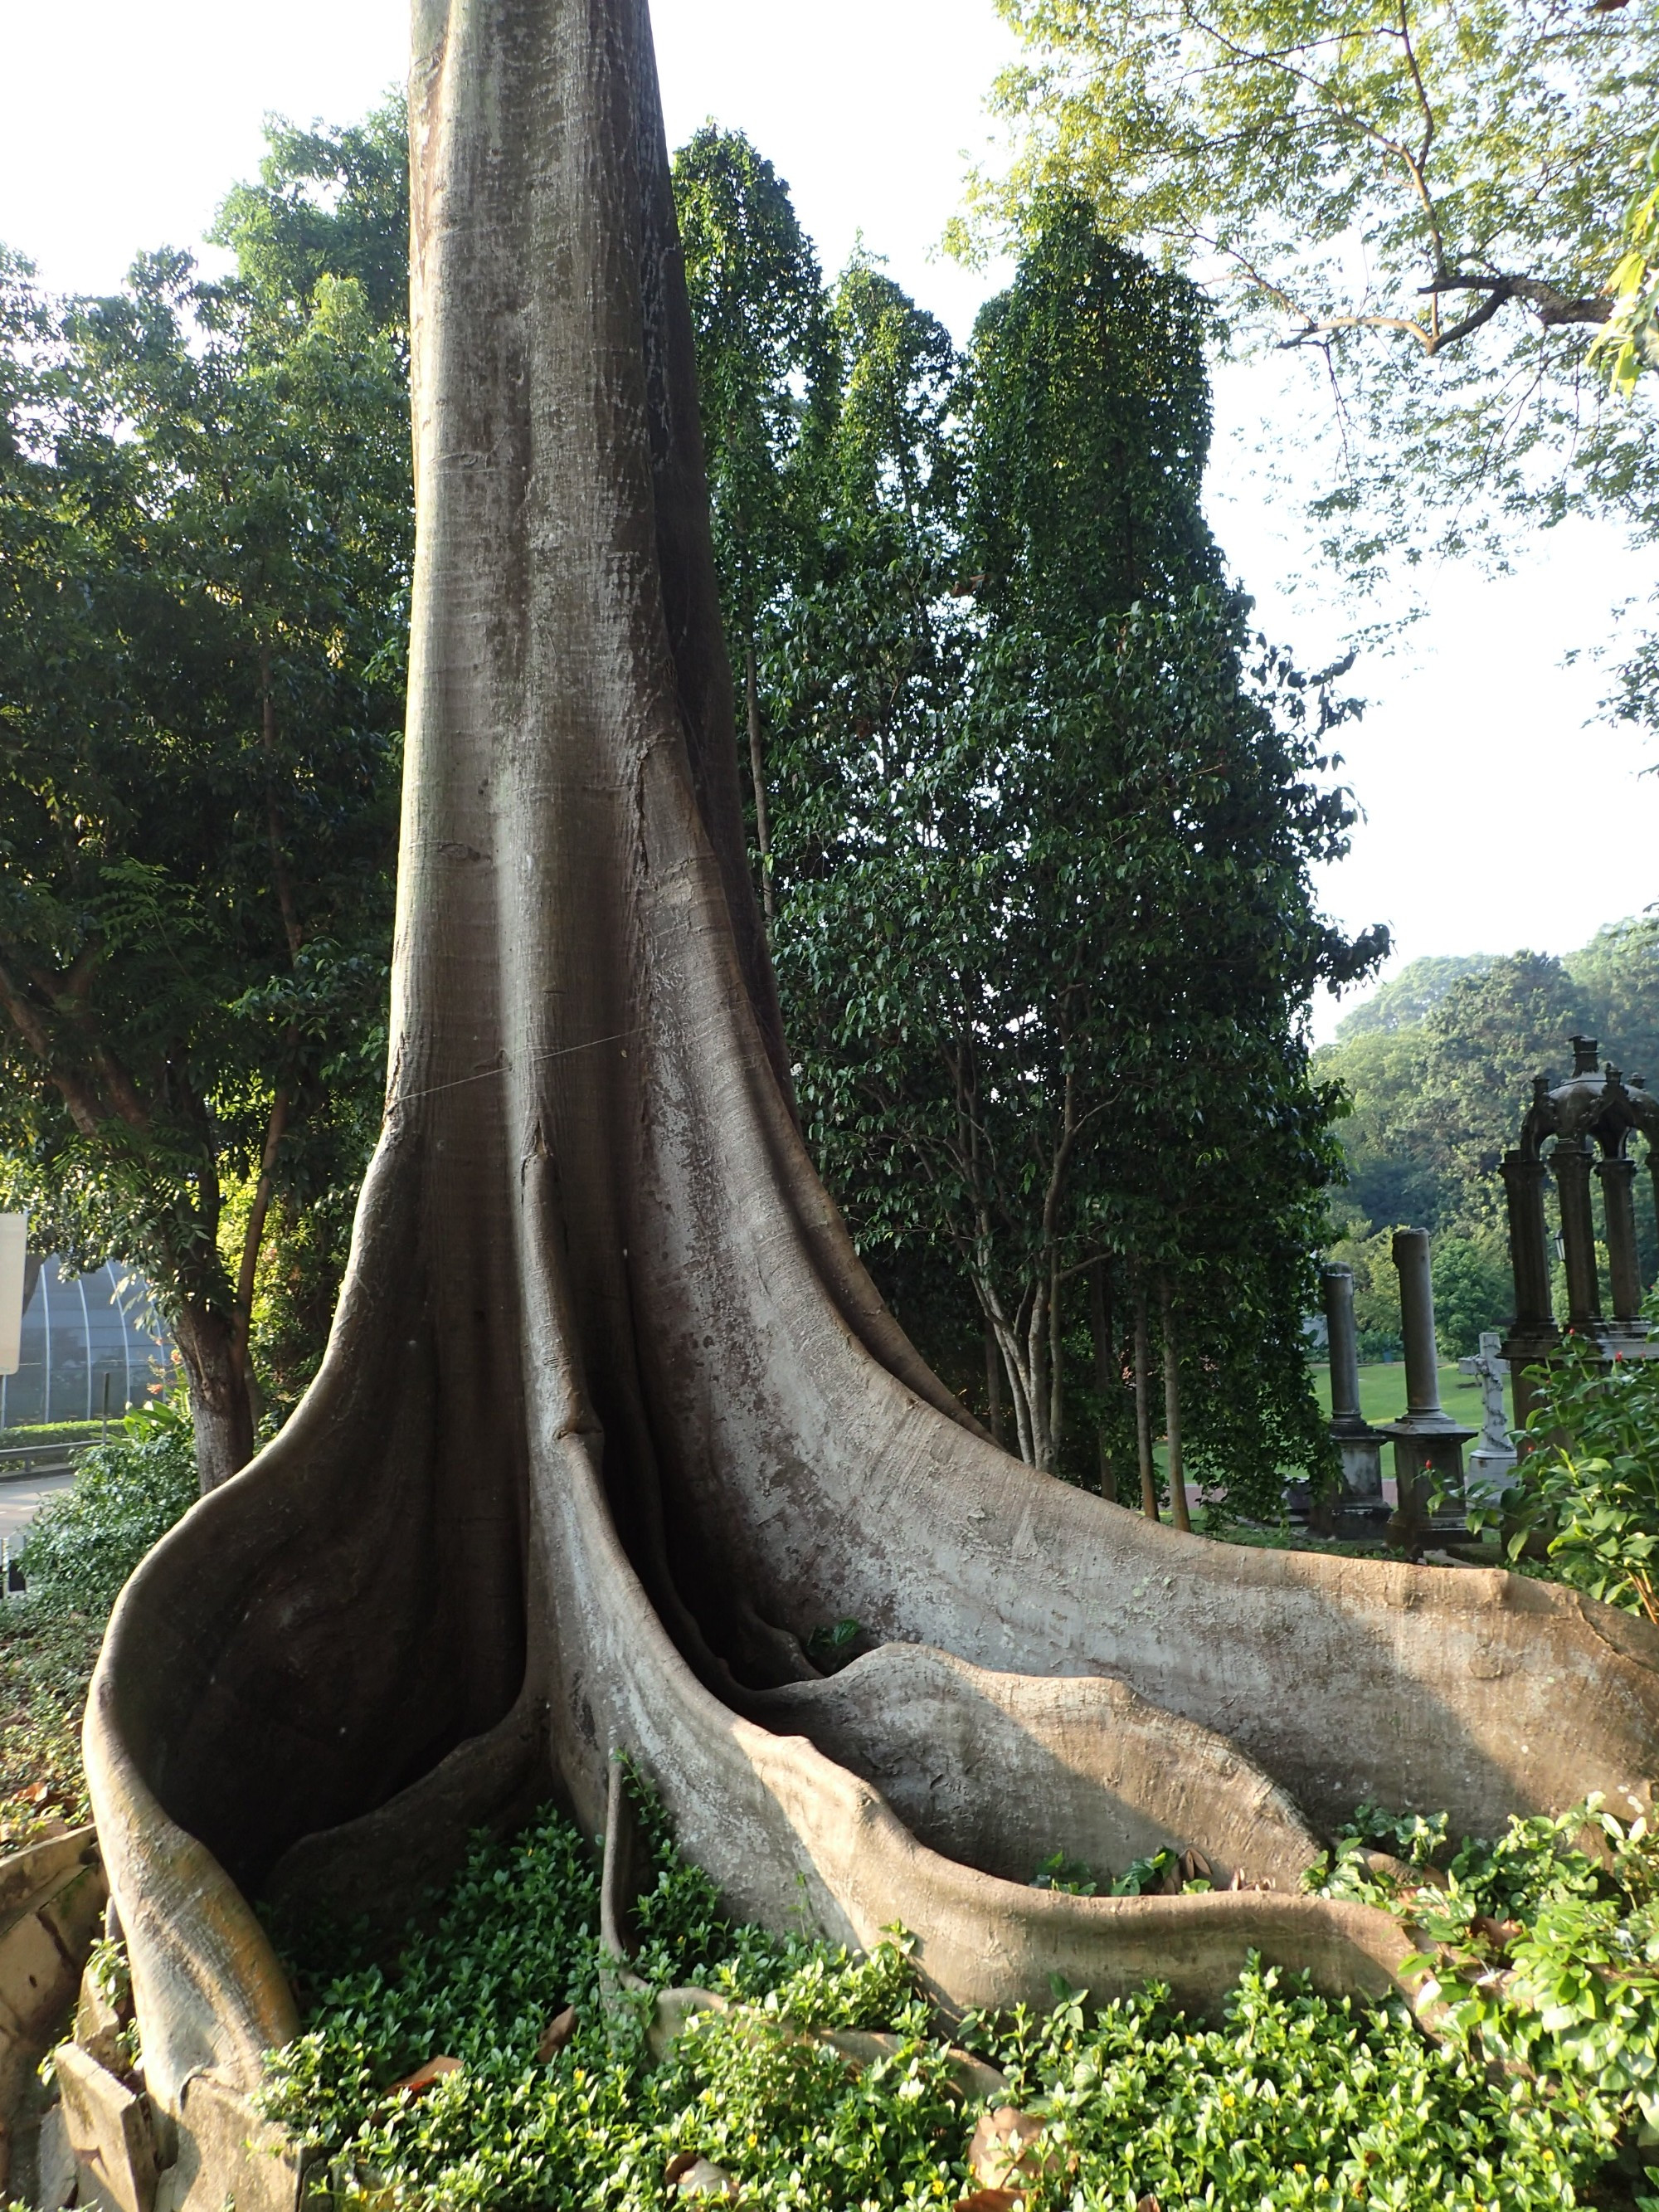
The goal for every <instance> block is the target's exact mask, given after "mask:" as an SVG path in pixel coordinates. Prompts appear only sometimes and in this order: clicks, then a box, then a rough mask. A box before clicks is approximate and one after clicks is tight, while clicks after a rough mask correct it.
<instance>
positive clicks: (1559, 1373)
mask: <svg viewBox="0 0 1659 2212" xmlns="http://www.w3.org/2000/svg"><path fill="white" fill-rule="evenodd" d="M1531 1373H1532V1375H1533V1376H1534V1379H1535V1381H1536V1383H1537V1384H1538V1400H1537V1404H1536V1408H1535V1410H1534V1413H1533V1416H1532V1419H1531V1420H1530V1421H1529V1422H1528V1425H1527V1443H1528V1449H1527V1450H1526V1451H1525V1452H1524V1453H1523V1455H1522V1460H1521V1464H1520V1467H1519V1468H1518V1470H1517V1474H1518V1476H1519V1480H1518V1484H1517V1486H1516V1488H1515V1489H1514V1490H1512V1491H1511V1492H1510V1493H1509V1495H1508V1496H1507V1497H1506V1498H1505V1499H1504V1503H1503V1505H1502V1507H1501V1508H1489V1509H1486V1510H1478V1511H1476V1512H1474V1513H1471V1514H1470V1516H1469V1525H1470V1527H1471V1528H1482V1527H1488V1528H1490V1527H1499V1526H1501V1527H1503V1528H1504V1529H1505V1530H1506V1531H1507V1536H1508V1546H1509V1552H1510V1558H1511V1559H1520V1558H1521V1556H1522V1553H1523V1552H1526V1551H1528V1549H1532V1550H1534V1551H1535V1550H1536V1549H1537V1540H1538V1539H1540V1538H1543V1539H1546V1540H1547V1544H1548V1555H1549V1559H1550V1564H1551V1566H1552V1569H1553V1571H1554V1572H1555V1573H1556V1574H1557V1575H1559V1577H1560V1579H1561V1580H1562V1581H1564V1582H1567V1583H1573V1584H1574V1585H1576V1587H1577V1588H1578V1589H1583V1590H1586V1591H1588V1592H1589V1595H1591V1596H1592V1597H1598V1598H1601V1600H1602V1601H1604V1602H1605V1603H1607V1604H1608V1605H1617V1606H1622V1607H1624V1608H1625V1609H1626V1611H1627V1612H1630V1613H1645V1614H1646V1616H1647V1618H1648V1619H1649V1620H1651V1621H1654V1622H1656V1623H1659V1556H1656V1555H1659V1360H1644V1359H1631V1360H1626V1359H1617V1358H1615V1359H1614V1360H1613V1362H1612V1363H1611V1364H1607V1363H1606V1362H1604V1361H1602V1360H1600V1359H1597V1358H1595V1357H1594V1355H1593V1354H1592V1353H1591V1352H1589V1350H1588V1348H1585V1347H1582V1346H1580V1345H1579V1344H1578V1343H1577V1340H1575V1339H1573V1338H1571V1337H1569V1338H1568V1340H1567V1343H1566V1347H1565V1352H1564V1354H1563V1356H1562V1358H1560V1359H1559V1361H1558V1362H1556V1363H1555V1364H1553V1365H1552V1366H1550V1367H1547V1368H1543V1367H1537V1368H1534V1369H1533V1370H1531Z"/></svg>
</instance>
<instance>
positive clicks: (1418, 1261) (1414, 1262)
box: [1394, 1229, 1440, 1419]
mask: <svg viewBox="0 0 1659 2212" xmlns="http://www.w3.org/2000/svg"><path fill="white" fill-rule="evenodd" d="M1394 1264H1395V1269H1396V1271H1397V1272H1398V1273H1399V1276H1400V1325H1401V1334H1402V1335H1403V1336H1404V1338H1405V1340H1406V1414H1407V1419H1410V1418H1411V1417H1412V1416H1413V1415H1414V1414H1425V1413H1426V1414H1433V1413H1438V1412H1439V1411H1440V1347H1439V1346H1438V1345H1437V1343H1436V1342H1435V1340H1434V1285H1433V1282H1432V1280H1431V1277H1430V1274H1429V1232H1428V1231H1427V1230H1426V1229H1397V1230H1396V1231H1395V1237H1394Z"/></svg>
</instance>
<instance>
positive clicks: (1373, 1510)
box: [1322, 1265, 1389, 1538]
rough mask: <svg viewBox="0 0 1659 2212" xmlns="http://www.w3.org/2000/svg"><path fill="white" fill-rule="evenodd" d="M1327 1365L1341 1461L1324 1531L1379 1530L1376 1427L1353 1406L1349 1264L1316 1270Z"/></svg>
mask: <svg viewBox="0 0 1659 2212" xmlns="http://www.w3.org/2000/svg"><path fill="white" fill-rule="evenodd" d="M1322 1273H1323V1279H1324V1288H1325V1324H1326V1331H1327V1335H1328V1345H1329V1355H1330V1365H1331V1441H1332V1443H1334V1445H1335V1446H1336V1450H1337V1456H1338V1458H1339V1459H1340V1461H1341V1462H1342V1487H1341V1490H1340V1492H1339V1493H1338V1494H1337V1496H1336V1497H1335V1498H1334V1499H1332V1500H1331V1501H1330V1505H1329V1509H1328V1512H1327V1513H1326V1514H1325V1515H1324V1516H1323V1517H1324V1519H1326V1520H1328V1523H1329V1526H1328V1534H1332V1535H1334V1536H1344V1537H1349V1538H1353V1537H1363V1536H1368V1535H1376V1534H1381V1532H1382V1529H1383V1525H1384V1524H1385V1523H1386V1522H1387V1520H1388V1517H1389V1508H1388V1504H1387V1503H1386V1501H1385V1500H1384V1498H1383V1433H1382V1431H1381V1430H1379V1429H1374V1428H1373V1427H1372V1426H1371V1425H1370V1422H1369V1421H1368V1420H1367V1419H1365V1417H1364V1414H1363V1413H1361V1412H1360V1410H1359V1339H1358V1334H1357V1333H1356V1331H1355V1328H1354V1318H1353V1269H1352V1267H1341V1266H1338V1265H1331V1266H1328V1267H1325V1268H1324V1269H1323V1271H1322Z"/></svg>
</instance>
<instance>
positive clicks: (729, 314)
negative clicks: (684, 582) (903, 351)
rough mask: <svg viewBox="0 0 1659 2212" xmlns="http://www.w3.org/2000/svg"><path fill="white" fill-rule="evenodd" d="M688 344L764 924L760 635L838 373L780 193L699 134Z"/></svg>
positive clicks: (683, 178) (806, 510) (788, 565)
mask: <svg viewBox="0 0 1659 2212" xmlns="http://www.w3.org/2000/svg"><path fill="white" fill-rule="evenodd" d="M673 179H674V200H675V205H676V208H677V210H678V216H679V222H680V237H681V240H682V242H683V244H684V251H685V276H686V289H687V290H688V292H689V294H690V301H691V312H692V318H693V321H694V323H695V325H696V336H697V364H698V378H699V386H700V392H699V398H700V404H701V409H702V435H703V447H704V451H705V453H706V455H707V460H708V498H709V516H710V520H711V522H712V524H713V526H714V562H715V569H716V573H717V574H718V576H719V578H720V594H721V599H722V603H723V605H724V606H725V609H726V623H727V629H728V632H729V635H730V637H731V641H732V660H733V665H734V669H735V671H736V673H737V674H738V680H739V681H740V683H741V684H742V686H743V701H744V727H745V732H746V735H747V738H748V750H749V771H750V807H751V809H752V822H753V828H754V835H755V844H756V852H757V860H758V866H759V872H760V886H761V900H762V905H763V911H764V913H765V916H766V921H767V927H768V928H770V927H771V925H772V920H773V886H772V873H771V831H770V826H769V807H768V793H767V771H766V742H765V730H764V720H763V708H762V697H761V685H760V678H759V658H760V653H761V650H762V640H761V630H762V623H763V619H764V617H765V616H766V614H767V613H768V611H769V610H770V609H772V608H774V607H775V605H776V604H777V602H778V599H779V598H780V595H781V593H783V592H785V591H787V589H788V588H789V587H790V586H795V587H797V588H799V585H800V584H801V582H802V581H803V580H804V579H805V575H806V574H808V573H809V572H810V568H811V562H812V558H813V550H814V547H813V538H814V534H815V533H814V526H815V524H816V522H817V512H818V501H817V496H816V486H815V485H814V483H813V481H812V467H813V463H814V460H815V459H816V456H817V451H818V447H819V442H820V440H819V436H818V435H817V432H818V430H819V429H820V428H821V423H820V419H819V418H820V416H821V413H822V410H823V406H824V404H825V403H826V400H827V398H828V397H829V392H830V391H831V390H832V388H833V384H834V375H833V370H832V368H831V362H830V355H829V328H828V320H827V317H826V315H825V313H824V301H823V280H822V277H821V276H820V275H819V271H818V263H817V255H816V254H815V253H814V252H813V251H812V247H811V241H810V240H808V239H807V237H806V234H805V232H804V231H803V230H802V229H801V227H800V225H799V222H798V221H797V220H796V217H795V210H794V207H793V204H792V202H791V200H790V197H789V190H788V187H787V185H785V184H784V183H783V182H782V181H781V179H780V178H779V176H778V174H777V173H776V171H775V169H774V168H773V167H772V164H771V163H770V162H769V161H766V160H764V159H763V157H762V156H761V155H759V154H757V152H756V150H755V149H754V147H753V146H752V145H751V144H750V142H749V140H748V139H747V138H745V137H744V136H743V134H742V133H741V132H740V131H721V130H720V129H719V128H718V127H717V126H716V125H714V124H712V123H709V124H705V125H704V126H703V128H702V130H701V131H697V132H696V134H695V136H694V137H691V138H690V140H689V141H688V142H687V143H686V144H685V145H684V146H683V147H682V148H681V149H680V150H679V152H678V154H677V155H675V156H674V161H673Z"/></svg>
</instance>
